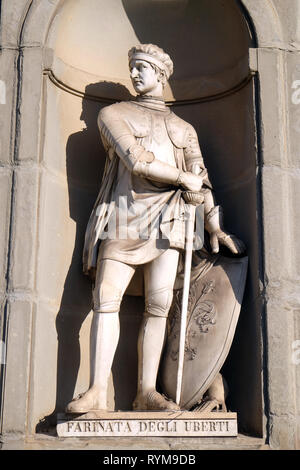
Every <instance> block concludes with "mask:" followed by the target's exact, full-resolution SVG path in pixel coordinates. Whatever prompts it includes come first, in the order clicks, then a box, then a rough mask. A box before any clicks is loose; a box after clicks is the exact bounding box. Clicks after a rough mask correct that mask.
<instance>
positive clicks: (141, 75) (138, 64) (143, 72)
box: [130, 60, 161, 95]
mask: <svg viewBox="0 0 300 470" xmlns="http://www.w3.org/2000/svg"><path fill="white" fill-rule="evenodd" d="M130 78H131V81H132V85H133V88H134V89H135V91H136V93H138V94H139V95H146V94H149V95H151V94H155V92H156V91H157V90H158V88H160V87H161V84H160V81H159V76H158V74H157V72H156V71H155V69H154V68H153V67H152V66H151V64H149V62H146V61H144V60H132V61H131V62H130Z"/></svg>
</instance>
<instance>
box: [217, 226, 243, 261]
mask: <svg viewBox="0 0 300 470" xmlns="http://www.w3.org/2000/svg"><path fill="white" fill-rule="evenodd" d="M220 244H221V245H224V246H226V247H227V248H228V249H229V250H230V251H231V252H232V253H233V254H235V255H240V254H242V253H244V251H246V247H245V245H244V243H243V242H242V240H239V239H238V238H237V237H235V236H234V235H231V234H230V233H227V232H225V231H224V230H217V231H216V232H212V233H211V234H210V246H211V249H212V252H213V253H219V249H220Z"/></svg>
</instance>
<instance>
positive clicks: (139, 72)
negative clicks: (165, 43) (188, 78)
mask: <svg viewBox="0 0 300 470" xmlns="http://www.w3.org/2000/svg"><path fill="white" fill-rule="evenodd" d="M128 59H129V69H130V76H131V80H132V84H133V87H134V89H135V91H136V92H137V93H138V94H141V95H145V94H151V93H152V92H154V91H155V90H156V89H159V88H161V89H163V88H164V86H165V85H166V83H167V81H168V80H169V77H170V76H171V75H172V73H173V62H172V60H171V59H170V56H169V55H168V54H166V53H165V52H164V51H163V50H162V49H161V48H160V47H158V46H155V45H154V44H139V45H138V46H135V47H132V48H131V49H130V51H129V52H128Z"/></svg>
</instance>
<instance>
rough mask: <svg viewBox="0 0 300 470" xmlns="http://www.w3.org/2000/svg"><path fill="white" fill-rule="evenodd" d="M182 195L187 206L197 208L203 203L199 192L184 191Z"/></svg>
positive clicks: (202, 197)
mask: <svg viewBox="0 0 300 470" xmlns="http://www.w3.org/2000/svg"><path fill="white" fill-rule="evenodd" d="M182 195H183V199H184V200H185V202H186V203H187V204H191V205H192V206H199V205H200V204H203V202H204V196H203V194H201V193H200V192H195V191H184V192H183V193H182Z"/></svg>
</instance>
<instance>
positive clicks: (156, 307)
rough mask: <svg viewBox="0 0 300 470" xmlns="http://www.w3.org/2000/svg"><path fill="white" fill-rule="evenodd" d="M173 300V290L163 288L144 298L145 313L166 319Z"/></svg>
mask: <svg viewBox="0 0 300 470" xmlns="http://www.w3.org/2000/svg"><path fill="white" fill-rule="evenodd" d="M172 299H173V289H170V288H168V287H164V288H162V289H158V290H155V291H152V292H149V293H148V295H147V296H146V302H145V307H146V308H145V313H146V314H148V315H153V316H158V317H167V316H168V313H169V310H170V307H171V304H172Z"/></svg>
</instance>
